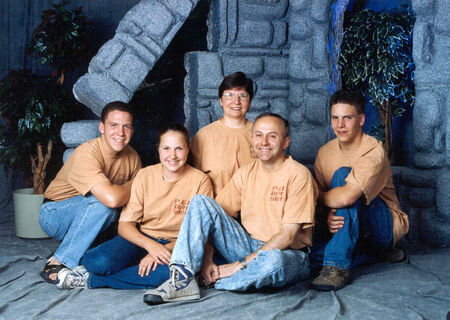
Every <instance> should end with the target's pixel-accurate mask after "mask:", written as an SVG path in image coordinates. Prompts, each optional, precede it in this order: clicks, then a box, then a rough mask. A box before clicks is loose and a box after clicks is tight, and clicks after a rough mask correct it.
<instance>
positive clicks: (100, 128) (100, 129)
mask: <svg viewBox="0 0 450 320" xmlns="http://www.w3.org/2000/svg"><path fill="white" fill-rule="evenodd" d="M98 131H100V133H101V134H104V133H105V124H104V123H103V122H101V121H100V123H99V124H98Z"/></svg>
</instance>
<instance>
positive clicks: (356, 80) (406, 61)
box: [339, 10, 415, 156]
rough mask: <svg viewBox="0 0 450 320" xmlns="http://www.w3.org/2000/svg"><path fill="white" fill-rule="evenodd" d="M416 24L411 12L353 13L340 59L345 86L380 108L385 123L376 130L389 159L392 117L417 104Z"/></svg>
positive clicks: (343, 84) (366, 11)
mask: <svg viewBox="0 0 450 320" xmlns="http://www.w3.org/2000/svg"><path fill="white" fill-rule="evenodd" d="M414 21H415V14H414V12H412V11H410V10H406V11H397V10H396V11H383V12H374V11H372V10H362V11H360V12H357V13H354V14H353V15H352V17H351V19H350V21H349V24H348V27H347V28H346V29H345V31H344V38H343V41H342V47H341V52H340V57H339V68H340V71H341V76H342V86H343V87H344V88H349V89H358V90H360V91H361V92H362V93H363V94H365V95H367V96H368V97H369V99H370V102H371V103H372V104H373V105H374V106H376V107H377V109H378V111H379V113H380V116H381V121H382V124H381V125H380V126H378V127H377V128H375V130H376V131H377V132H378V137H379V138H380V139H381V140H382V141H383V142H384V146H385V150H386V152H387V153H388V155H389V156H391V154H392V116H394V117H398V116H401V114H402V113H403V112H404V111H405V108H411V107H412V106H413V103H414V96H415V93H414V83H413V75H414V67H415V66H414V62H413V60H412V31H413V26H414Z"/></svg>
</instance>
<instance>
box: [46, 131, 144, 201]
mask: <svg viewBox="0 0 450 320" xmlns="http://www.w3.org/2000/svg"><path fill="white" fill-rule="evenodd" d="M140 168H141V159H140V158H139V155H138V154H137V152H136V151H135V150H134V149H133V148H132V147H130V146H126V147H125V148H124V149H123V150H122V152H120V153H119V154H115V153H112V152H111V151H110V149H108V147H107V145H106V142H105V141H104V140H103V138H102V137H99V138H96V139H93V140H89V141H87V142H85V143H83V144H82V145H80V146H79V147H77V148H76V149H75V150H74V152H73V153H72V154H71V155H70V157H69V159H67V161H66V163H65V164H64V165H63V167H62V168H61V170H59V172H58V174H57V175H56V177H55V179H53V181H52V182H51V183H50V185H49V186H48V188H47V190H46V191H45V197H46V198H47V199H51V200H54V201H61V200H65V199H68V198H71V197H75V196H79V195H83V196H85V195H86V194H87V193H88V192H89V191H91V190H92V188H93V187H95V186H96V185H98V184H100V183H104V182H108V181H109V182H111V183H112V184H124V183H125V182H127V181H129V180H130V179H132V178H133V177H134V176H135V175H136V173H137V172H138V170H139V169H140Z"/></svg>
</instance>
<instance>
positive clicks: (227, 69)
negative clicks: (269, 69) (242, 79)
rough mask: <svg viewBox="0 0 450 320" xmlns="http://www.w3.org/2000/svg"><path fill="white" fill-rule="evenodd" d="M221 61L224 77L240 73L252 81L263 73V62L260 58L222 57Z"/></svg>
mask: <svg viewBox="0 0 450 320" xmlns="http://www.w3.org/2000/svg"><path fill="white" fill-rule="evenodd" d="M222 59H223V69H224V74H225V75H228V74H231V73H233V72H237V71H242V72H244V73H245V74H246V75H248V76H249V77H251V78H252V79H255V78H257V77H259V76H261V75H262V74H263V72H264V61H263V58H262V57H235V56H224V57H223V58H222Z"/></svg>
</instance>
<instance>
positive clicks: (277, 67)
mask: <svg viewBox="0 0 450 320" xmlns="http://www.w3.org/2000/svg"><path fill="white" fill-rule="evenodd" d="M264 61H265V64H264V66H265V74H266V76H267V77H269V78H272V79H280V78H281V79H284V78H287V63H288V59H287V58H285V57H266V58H265V59H264Z"/></svg>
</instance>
